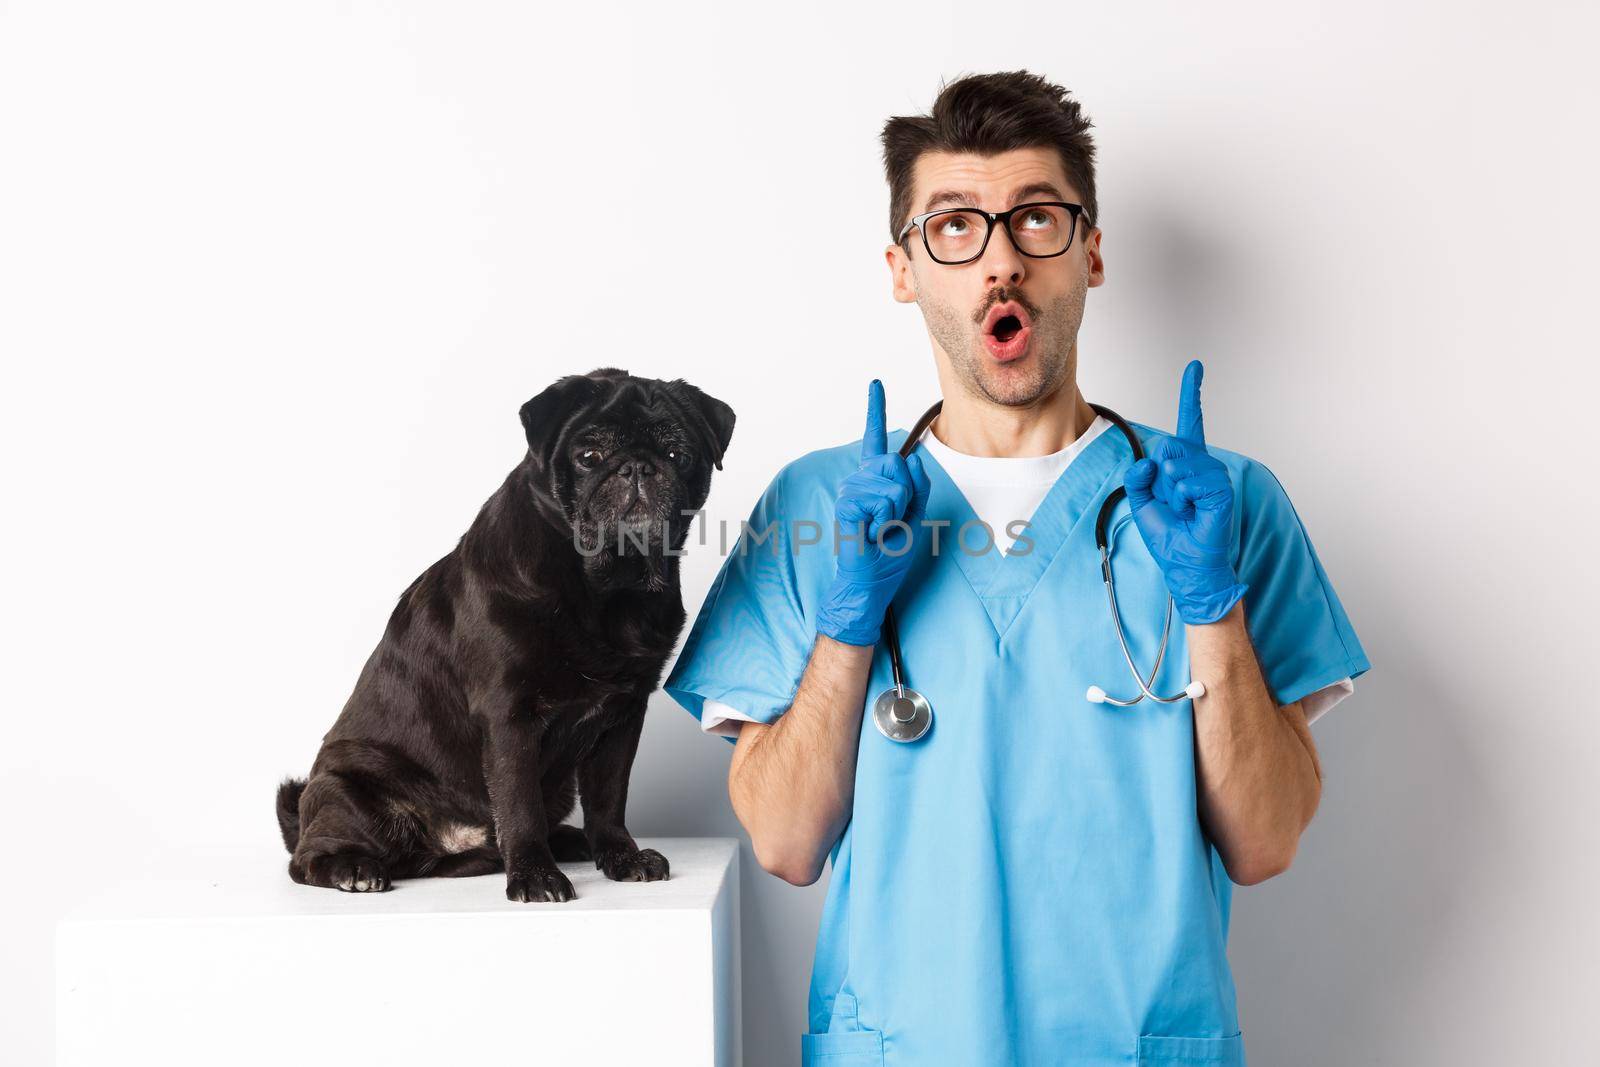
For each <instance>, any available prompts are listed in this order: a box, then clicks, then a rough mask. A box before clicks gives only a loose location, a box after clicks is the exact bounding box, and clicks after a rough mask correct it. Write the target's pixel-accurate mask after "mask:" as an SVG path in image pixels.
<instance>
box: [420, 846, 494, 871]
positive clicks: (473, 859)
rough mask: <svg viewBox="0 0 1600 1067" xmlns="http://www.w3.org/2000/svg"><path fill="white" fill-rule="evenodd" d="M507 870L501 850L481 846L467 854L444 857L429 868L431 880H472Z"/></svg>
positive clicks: (456, 853)
mask: <svg viewBox="0 0 1600 1067" xmlns="http://www.w3.org/2000/svg"><path fill="white" fill-rule="evenodd" d="M505 869H506V863H505V860H504V859H502V858H501V856H500V850H499V849H498V848H496V847H494V846H493V845H479V846H478V847H477V848H470V849H468V850H467V851H465V852H455V853H452V854H451V855H448V856H443V857H441V858H440V859H439V861H438V862H437V863H434V864H432V865H430V866H429V867H428V870H427V874H428V877H430V878H471V877H473V876H474V875H479V874H494V873H495V872H497V871H503V870H505Z"/></svg>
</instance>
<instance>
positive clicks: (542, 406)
mask: <svg viewBox="0 0 1600 1067" xmlns="http://www.w3.org/2000/svg"><path fill="white" fill-rule="evenodd" d="M627 376H628V372H627V371H625V370H618V369H617V368H616V367H599V368H597V369H595V370H592V371H590V372H589V373H588V374H569V375H567V376H566V377H564V378H560V379H558V380H557V381H556V382H555V383H554V384H553V385H551V386H550V387H549V388H548V389H546V390H545V391H544V392H542V393H540V394H539V395H538V396H536V397H534V398H533V399H532V400H530V401H528V402H527V403H526V404H524V405H522V411H521V415H522V432H523V434H524V435H525V436H526V437H527V438H528V451H529V452H531V453H533V455H534V458H536V459H538V460H539V461H540V462H541V463H545V464H548V463H549V462H550V450H551V448H553V447H554V446H555V441H556V436H557V435H558V434H559V433H560V432H561V423H562V421H563V420H564V419H565V418H566V417H567V416H568V415H569V414H571V413H572V412H573V411H575V410H577V409H579V408H581V407H583V406H584V405H585V404H587V403H589V402H590V401H591V400H594V399H595V398H596V397H598V396H599V395H600V394H601V392H602V391H604V390H605V389H606V388H607V387H608V386H609V385H611V384H612V383H614V382H618V381H621V380H622V379H624V378H626V377H627Z"/></svg>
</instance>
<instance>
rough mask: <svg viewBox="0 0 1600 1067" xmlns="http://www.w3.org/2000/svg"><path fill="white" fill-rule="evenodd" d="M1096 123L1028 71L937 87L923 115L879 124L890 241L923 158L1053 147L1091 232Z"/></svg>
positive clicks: (1095, 207)
mask: <svg viewBox="0 0 1600 1067" xmlns="http://www.w3.org/2000/svg"><path fill="white" fill-rule="evenodd" d="M1093 125H1094V123H1092V122H1090V121H1089V119H1088V118H1087V117H1086V116H1085V115H1084V114H1083V107H1082V105H1080V104H1079V103H1078V102H1077V101H1076V100H1073V99H1071V98H1069V97H1068V96H1067V90H1065V89H1063V88H1061V86H1059V85H1055V84H1053V83H1051V82H1048V81H1046V80H1045V79H1043V78H1041V77H1039V75H1037V74H1029V73H1028V72H1027V71H1025V70H1013V71H1006V72H1004V73H1000V74H968V75H966V76H964V77H961V78H958V79H957V80H955V81H953V82H950V83H948V84H946V85H944V86H942V87H941V88H940V90H939V96H938V99H936V100H934V102H933V110H932V111H931V112H930V113H929V114H927V115H900V116H896V117H894V118H891V119H890V120H889V121H888V122H885V123H884V124H883V169H884V173H885V176H886V177H887V178H888V179H889V237H890V240H898V239H899V237H900V228H901V227H902V226H904V225H905V224H906V222H907V220H909V218H910V217H911V178H912V171H913V169H914V167H915V165H916V162H917V158H918V157H919V156H921V155H922V154H923V153H924V152H973V153H976V154H978V155H984V156H991V155H998V154H999V153H1001V152H1009V151H1011V150H1013V149H1017V148H1054V149H1055V150H1056V152H1057V153H1058V154H1059V155H1060V156H1061V167H1062V169H1063V170H1064V171H1065V172H1066V176H1067V180H1068V181H1070V182H1071V183H1072V185H1073V187H1074V188H1075V189H1077V191H1078V194H1079V195H1080V196H1082V197H1083V207H1084V215H1085V217H1086V219H1087V221H1088V224H1089V225H1090V226H1094V225H1095V223H1096V221H1097V220H1098V219H1099V218H1100V205H1099V203H1098V201H1097V199H1096V197H1095V192H1094V141H1093V139H1092V138H1090V136H1089V128H1090V127H1091V126H1093Z"/></svg>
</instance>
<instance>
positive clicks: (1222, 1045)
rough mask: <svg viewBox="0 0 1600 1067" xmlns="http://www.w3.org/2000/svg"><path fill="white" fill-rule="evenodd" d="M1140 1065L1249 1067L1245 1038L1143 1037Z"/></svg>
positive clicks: (1140, 1040) (1240, 1036)
mask: <svg viewBox="0 0 1600 1067" xmlns="http://www.w3.org/2000/svg"><path fill="white" fill-rule="evenodd" d="M1139 1064H1140V1067H1144V1065H1145V1064H1151V1065H1152V1067H1157V1065H1159V1067H1169V1065H1170V1067H1191V1065H1195V1067H1245V1063H1244V1035H1243V1034H1234V1035H1233V1036H1232V1037H1156V1036H1153V1035H1150V1034H1145V1035H1143V1036H1141V1037H1140V1038H1139Z"/></svg>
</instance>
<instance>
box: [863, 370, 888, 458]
mask: <svg viewBox="0 0 1600 1067" xmlns="http://www.w3.org/2000/svg"><path fill="white" fill-rule="evenodd" d="M888 451H889V436H888V431H887V429H886V428H885V426H884V421H883V383H882V382H880V381H879V380H878V379H876V378H874V379H872V384H871V385H869V386H867V432H866V434H865V435H864V436H863V437H862V438H861V458H862V460H863V461H865V460H869V459H871V458H872V457H873V456H881V455H883V454H884V453H886V452H888Z"/></svg>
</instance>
